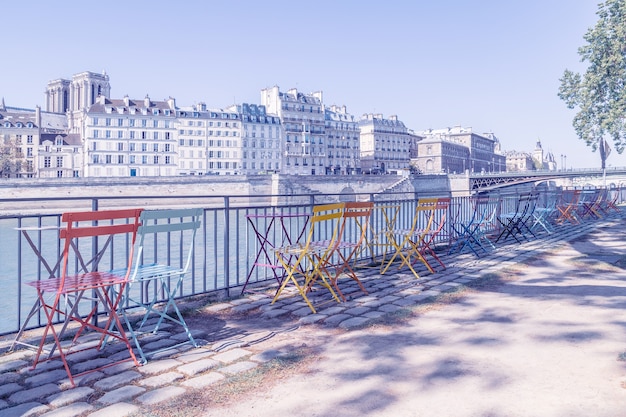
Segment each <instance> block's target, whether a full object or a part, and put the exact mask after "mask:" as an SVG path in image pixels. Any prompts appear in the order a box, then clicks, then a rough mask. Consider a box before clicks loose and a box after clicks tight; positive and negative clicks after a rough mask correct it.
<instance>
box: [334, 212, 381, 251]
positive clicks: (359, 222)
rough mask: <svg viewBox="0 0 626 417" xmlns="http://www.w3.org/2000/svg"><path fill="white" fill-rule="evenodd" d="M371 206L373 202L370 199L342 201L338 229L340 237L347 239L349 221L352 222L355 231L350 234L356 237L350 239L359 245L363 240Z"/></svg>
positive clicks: (370, 213)
mask: <svg viewBox="0 0 626 417" xmlns="http://www.w3.org/2000/svg"><path fill="white" fill-rule="evenodd" d="M373 208H374V203H373V202H371V201H364V202H355V201H350V202H346V203H344V211H343V220H342V222H341V229H340V231H339V237H340V239H347V236H346V233H348V232H349V230H348V227H349V223H350V222H354V226H355V228H354V230H355V231H356V232H357V233H353V234H352V235H354V236H355V237H356V239H351V243H354V244H355V245H357V246H358V245H360V244H361V243H362V242H363V241H364V240H365V234H366V233H367V231H368V224H369V222H370V217H371V215H372V209H373Z"/></svg>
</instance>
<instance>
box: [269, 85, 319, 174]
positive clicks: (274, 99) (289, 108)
mask: <svg viewBox="0 0 626 417" xmlns="http://www.w3.org/2000/svg"><path fill="white" fill-rule="evenodd" d="M261 104H262V105H263V106H265V108H266V110H267V112H268V113H270V114H276V115H278V117H279V118H280V122H281V124H282V128H283V132H284V140H283V144H282V149H281V151H282V163H281V173H283V174H292V175H323V174H325V173H326V171H327V167H330V161H329V159H328V158H327V147H326V132H325V124H324V104H323V101H322V92H316V93H313V94H303V93H300V92H298V90H296V89H295V88H292V89H291V90H289V91H287V92H286V93H283V92H280V90H279V88H278V86H274V87H272V88H266V89H263V90H261Z"/></svg>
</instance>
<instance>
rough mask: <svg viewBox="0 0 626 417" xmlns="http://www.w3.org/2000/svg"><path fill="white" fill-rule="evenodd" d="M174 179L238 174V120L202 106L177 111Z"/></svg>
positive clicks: (227, 112)
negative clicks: (176, 150) (176, 168)
mask: <svg viewBox="0 0 626 417" xmlns="http://www.w3.org/2000/svg"><path fill="white" fill-rule="evenodd" d="M177 116H178V117H177V120H176V126H177V135H178V170H177V174H178V175H235V174H239V173H241V155H242V153H241V116H240V115H239V113H238V112H236V111H231V110H223V109H209V108H207V106H206V104H205V103H199V104H197V105H194V106H191V107H189V108H181V109H180V110H178V111H177Z"/></svg>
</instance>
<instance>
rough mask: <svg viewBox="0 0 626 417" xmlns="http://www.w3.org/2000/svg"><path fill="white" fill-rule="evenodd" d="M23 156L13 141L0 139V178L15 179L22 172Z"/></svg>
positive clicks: (5, 138)
mask: <svg viewBox="0 0 626 417" xmlns="http://www.w3.org/2000/svg"><path fill="white" fill-rule="evenodd" d="M23 163H24V155H23V154H22V148H21V147H20V146H18V144H17V143H16V141H15V139H12V138H11V137H10V136H8V135H6V136H5V137H4V138H2V137H0V178H11V177H15V176H16V175H17V174H18V173H19V172H21V170H22V164H23Z"/></svg>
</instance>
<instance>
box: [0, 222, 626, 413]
mask: <svg viewBox="0 0 626 417" xmlns="http://www.w3.org/2000/svg"><path fill="white" fill-rule="evenodd" d="M625 225H626V222H625V221H624V219H622V218H612V219H609V220H602V221H597V222H593V223H588V224H584V225H581V226H576V227H569V226H568V227H562V228H561V229H560V231H559V233H558V234H557V235H552V236H542V238H541V239H537V240H535V241H532V242H527V243H524V244H521V245H518V244H514V243H512V244H508V245H506V246H504V247H502V248H500V249H498V250H497V251H494V252H493V253H492V254H490V255H489V256H487V257H484V258H481V259H476V258H474V257H473V256H471V255H461V256H458V255H457V256H454V257H448V258H447V259H446V263H447V264H448V266H449V267H448V268H447V269H446V270H445V271H441V272H438V273H436V274H434V275H424V276H423V277H422V278H421V279H420V280H415V279H414V277H413V275H412V274H411V273H410V271H408V270H402V271H400V272H399V273H396V274H394V275H386V276H385V277H383V278H381V277H380V276H379V275H378V274H377V273H378V271H377V269H364V270H360V271H359V274H360V276H361V278H362V281H363V283H364V285H365V287H366V289H367V290H368V292H369V294H368V295H365V294H363V293H362V292H361V291H360V290H359V289H358V287H357V286H356V285H353V284H351V283H349V282H347V281H346V282H343V283H342V284H343V285H342V290H343V291H344V293H345V294H346V295H347V296H348V297H349V301H348V302H346V303H341V304H337V303H334V302H332V303H324V301H325V300H324V299H323V298H324V297H327V296H326V295H325V292H323V291H320V292H319V295H316V296H314V299H315V300H314V302H315V303H316V305H320V309H319V312H318V314H312V313H311V311H310V310H309V308H308V307H307V306H306V305H305V304H304V302H303V301H302V300H301V299H300V298H299V297H296V296H293V295H291V296H290V295H288V294H287V295H285V296H284V297H282V298H281V299H280V300H279V301H278V302H277V303H276V304H274V305H269V300H268V298H267V296H263V295H250V296H247V297H244V298H238V299H234V300H230V301H228V302H222V303H218V304H212V305H209V306H203V307H201V308H199V311H198V312H197V313H195V314H193V315H191V316H190V318H189V323H190V327H191V328H192V329H193V330H194V336H195V337H196V338H197V339H199V340H201V341H202V345H203V346H201V347H198V348H191V347H190V346H188V345H186V346H183V347H176V348H172V349H168V350H166V351H164V352H163V353H160V354H158V355H156V356H154V357H152V358H151V360H150V361H149V363H148V364H147V365H145V366H143V367H139V368H135V367H133V366H132V364H131V363H125V364H121V365H116V366H113V367H110V368H105V369H104V370H103V371H102V372H95V373H91V374H88V375H86V376H85V377H81V378H80V379H79V380H78V381H77V387H76V388H73V389H72V388H71V387H70V385H69V382H68V379H67V375H66V374H65V371H64V369H63V367H62V364H61V362H60V361H58V360H55V361H51V362H48V363H45V364H41V365H39V366H38V367H37V368H36V369H35V370H32V369H30V364H31V361H32V353H31V352H30V351H27V350H19V351H17V352H8V353H5V354H4V355H2V356H0V372H1V375H0V417H4V416H11V417H12V416H19V415H33V416H40V415H42V416H116V417H118V416H123V415H132V414H133V413H136V414H137V415H141V414H142V410H144V409H145V408H146V407H149V406H153V405H158V404H169V403H170V402H172V401H175V399H176V398H177V397H179V396H181V395H183V394H185V393H189V392H190V391H192V390H195V389H202V388H205V387H208V386H210V385H212V384H214V383H216V382H217V381H221V380H224V379H225V378H230V377H231V376H233V375H240V374H242V373H243V372H246V371H249V370H251V369H254V368H256V367H258V366H260V365H261V364H263V363H265V362H267V361H270V360H272V359H274V358H277V357H280V356H281V355H289V354H291V353H292V351H293V349H294V348H295V347H296V346H295V345H294V341H302V340H307V337H308V338H310V344H314V345H315V344H316V345H317V347H318V348H319V349H320V350H319V352H318V355H319V358H320V359H319V361H317V362H316V363H315V365H314V369H313V372H308V373H306V375H297V376H295V377H293V378H291V379H290V380H288V381H283V382H282V383H281V385H279V386H276V387H273V388H272V387H270V388H268V391H266V392H263V395H251V396H250V397H249V399H247V400H245V401H244V402H243V403H240V404H235V405H233V406H231V407H228V408H216V409H215V410H207V412H206V415H207V416H212V415H220V416H222V415H223V416H231V415H232V416H264V415H267V416H269V415H272V416H277V415H278V416H282V415H316V416H336V415H342V416H352V415H354V416H357V415H364V414H366V415H380V416H399V415H403V416H405V415H406V416H422V415H424V416H431V415H433V416H434V415H436V416H537V415H541V416H590V415H593V416H619V415H626V411H625V410H626V389H624V388H625V387H626V362H624V360H625V359H626V353H625V352H626V331H625V329H626V317H625V316H624V313H623V312H624V311H625V307H626V271H625V270H624V268H626V241H624V239H623V231H624V230H625V227H624V226H625ZM505 271H506V272H505ZM391 277H393V279H390V278H391ZM485 277H488V278H490V280H489V281H485V280H484V278H485ZM481 278H483V280H481ZM496 281H502V283H503V284H504V285H499V284H498V285H494V284H495V282H496ZM477 283H482V286H481V287H480V288H478V289H476V290H471V291H469V292H468V293H466V294H465V295H464V296H463V298H461V299H460V300H458V301H457V302H455V303H452V304H449V305H446V306H445V307H444V308H438V309H432V310H430V311H428V312H427V313H424V314H419V315H417V316H415V315H412V316H408V318H407V320H406V321H403V322H402V323H401V324H397V325H392V326H370V325H372V324H376V323H378V322H379V321H380V320H381V319H384V318H385V317H386V315H389V314H397V315H399V316H402V314H403V313H404V312H406V311H415V309H416V308H419V307H420V306H423V305H428V304H427V303H429V302H431V301H432V300H433V299H435V298H436V297H439V296H441V295H443V294H446V293H448V292H450V291H454V290H457V289H461V288H463V287H465V286H470V287H471V286H475V285H476V284H477ZM485 285H486V286H485ZM318 297H319V299H318ZM207 322H210V323H209V324H206V323H207ZM164 330H165V331H163V332H160V333H159V334H157V335H155V336H150V338H151V340H149V339H148V340H144V341H143V345H144V346H145V350H146V351H150V350H155V349H158V348H163V347H168V346H172V345H175V344H177V343H179V342H180V341H181V340H184V338H185V336H184V334H181V333H179V330H180V329H177V328H176V327H175V326H174V327H169V328H167V329H164ZM329 330H330V331H331V332H330V333H329ZM344 330H349V331H344ZM316 331H317V332H319V340H314V339H316V338H315V337H313V336H318V333H316ZM6 346H8V343H7V342H3V343H2V344H1V345H0V349H2V351H5V352H6ZM123 355H127V352H125V351H124V350H123V349H121V346H119V344H112V345H110V346H108V347H107V348H106V349H105V350H104V351H102V352H98V351H85V352H83V353H78V354H75V355H71V356H70V358H71V360H72V367H73V369H75V370H80V369H88V368H89V367H93V366H94V364H95V363H97V364H105V363H107V361H111V360H114V359H116V358H117V357H120V356H123ZM287 387H288V388H287ZM287 389H288V390H289V394H287Z"/></svg>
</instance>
